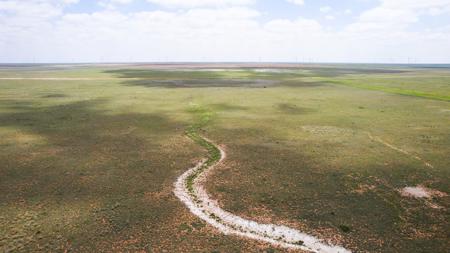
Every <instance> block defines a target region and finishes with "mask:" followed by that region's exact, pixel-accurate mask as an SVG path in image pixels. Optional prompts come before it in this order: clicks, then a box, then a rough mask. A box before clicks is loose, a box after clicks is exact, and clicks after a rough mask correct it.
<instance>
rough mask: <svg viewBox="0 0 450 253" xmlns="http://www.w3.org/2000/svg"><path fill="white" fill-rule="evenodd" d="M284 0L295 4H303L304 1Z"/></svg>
mask: <svg viewBox="0 0 450 253" xmlns="http://www.w3.org/2000/svg"><path fill="white" fill-rule="evenodd" d="M286 1H288V2H289V3H293V4H296V5H303V4H304V3H305V1H304V0H286Z"/></svg>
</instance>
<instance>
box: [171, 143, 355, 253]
mask: <svg viewBox="0 0 450 253" xmlns="http://www.w3.org/2000/svg"><path fill="white" fill-rule="evenodd" d="M205 140H206V141H208V142H209V143H210V144H212V142H210V141H209V140H207V139H205ZM213 145H214V144H213ZM214 146H216V148H218V149H219V150H220V154H221V157H220V160H219V161H218V162H217V163H215V164H212V165H210V166H209V167H207V168H205V167H204V166H206V165H205V163H206V161H207V160H206V159H205V160H203V161H201V162H200V163H198V164H197V166H195V167H194V168H191V169H189V170H188V171H186V172H185V173H183V174H182V175H181V176H180V177H179V178H178V179H177V181H176V182H175V189H174V193H175V195H176V196H177V197H178V198H179V199H180V200H181V201H182V202H183V203H184V204H185V205H186V206H187V207H188V208H189V210H190V211H191V212H192V213H193V214H195V215H196V216H197V217H199V218H200V219H202V220H204V221H205V222H207V223H208V224H210V225H212V226H213V227H215V228H216V229H218V230H219V231H221V232H222V233H224V234H226V235H237V236H242V237H247V238H250V239H254V240H258V241H262V242H267V243H271V244H273V245H275V246H279V247H284V248H290V249H298V250H304V251H309V252H317V253H319V252H320V253H350V252H351V251H349V250H347V249H345V248H343V247H340V246H333V245H329V244H327V243H325V242H323V241H322V240H320V239H318V238H316V237H314V236H311V235H308V234H305V233H302V232H300V231H298V230H296V229H292V228H289V227H286V226H280V225H274V224H261V223H257V222H255V221H251V220H246V219H244V218H241V217H239V216H237V215H234V214H232V213H230V212H227V211H225V210H223V209H222V208H220V207H219V205H218V203H217V201H215V200H213V199H211V198H210V197H209V195H208V193H207V192H206V191H205V189H204V187H203V184H202V183H203V182H204V181H205V180H206V178H207V176H208V173H209V172H210V171H211V170H212V169H214V167H215V166H216V165H217V164H220V163H221V162H222V161H223V160H224V159H225V157H226V153H225V151H224V150H223V149H221V148H220V147H218V146H217V145H214ZM193 176H194V177H195V178H194V179H193V180H192V177H193ZM189 178H190V179H191V180H192V187H191V188H189V187H188V179H189Z"/></svg>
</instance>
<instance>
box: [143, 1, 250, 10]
mask: <svg viewBox="0 0 450 253" xmlns="http://www.w3.org/2000/svg"><path fill="white" fill-rule="evenodd" d="M147 2H150V3H153V4H157V5H161V6H164V7H169V8H195V7H223V6H245V5H250V4H253V3H254V2H255V1H254V0H147Z"/></svg>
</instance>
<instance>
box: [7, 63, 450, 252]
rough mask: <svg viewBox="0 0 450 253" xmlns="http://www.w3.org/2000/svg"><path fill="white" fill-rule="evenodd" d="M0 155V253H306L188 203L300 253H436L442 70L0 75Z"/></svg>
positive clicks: (92, 68) (145, 69)
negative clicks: (288, 234) (317, 244)
mask: <svg viewBox="0 0 450 253" xmlns="http://www.w3.org/2000/svg"><path fill="white" fill-rule="evenodd" d="M219 148H220V150H222V151H223V152H222V153H223V154H221V153H220V150H219ZM0 151H1V152H0V192H1V194H0V251H1V252H268V253H269V252H309V251H310V250H311V249H310V247H303V246H308V245H307V242H305V241H303V240H297V241H295V242H294V241H291V242H290V243H291V244H292V245H294V244H295V243H297V244H298V245H299V247H285V246H286V245H284V244H283V242H286V241H287V239H284V237H283V238H281V237H280V238H275V237H274V236H272V235H270V232H269V233H266V234H265V235H263V234H264V233H261V234H259V235H258V236H259V237H258V236H254V235H253V237H252V236H247V237H246V236H242V235H241V234H239V233H228V234H227V233H224V231H225V230H222V229H220V228H218V227H220V226H221V225H220V224H222V222H221V221H220V217H217V213H218V212H216V211H217V210H216V211H214V210H213V211H211V210H212V209H211V210H210V211H208V212H206V214H208V215H209V216H208V215H204V214H205V213H204V214H203V216H202V214H201V213H202V210H206V209H207V208H208V207H207V205H206V206H203V207H202V205H203V204H198V203H202V202H201V201H203V200H201V199H200V200H198V199H197V200H198V202H196V201H195V198H196V197H198V196H201V194H202V191H204V192H203V193H205V194H207V195H208V197H209V198H210V199H212V200H213V202H214V205H217V207H218V208H219V209H220V210H221V211H224V212H226V214H230V215H231V214H232V215H233V216H235V218H236V217H237V218H240V219H243V220H245V221H252V222H254V223H255V224H271V225H274V226H277V227H276V229H278V227H286V228H289V229H292V230H295V231H298V232H301V233H304V234H305V235H308V236H311V237H313V238H317V239H318V240H320V241H321V243H323V244H324V245H325V246H326V245H330V247H331V249H330V251H325V249H326V247H325V246H324V247H323V248H321V249H319V250H318V251H317V252H344V251H340V250H341V249H342V250H344V249H345V250H346V251H345V252H347V251H350V252H383V253H385V252H433V253H439V252H448V249H449V248H450V241H449V237H450V234H449V231H450V222H449V221H450V215H449V214H450V213H449V211H450V210H449V208H450V197H449V195H448V194H450V66H446V65H357V64H327V65H325V64H262V63H260V64H250V63H249V64H225V63H224V64H219V63H216V64H206V63H205V64H102V65H100V64H97V65H95V64H85V65H83V64H74V65H69V64H60V65H45V64H41V65H39V64H28V65H20V64H19V65H0ZM225 154H226V159H225V157H224V155H225ZM205 159H206V160H205ZM219 161H220V162H219ZM202 162H203V163H204V164H205V166H204V167H203V168H202V170H204V171H205V172H206V173H207V174H206V175H204V176H201V175H200V174H195V173H194V174H191V177H189V175H186V176H187V177H186V178H185V180H186V181H185V182H182V183H181V186H180V187H181V188H183V187H185V188H186V192H187V195H186V196H190V195H189V192H191V193H192V194H193V195H192V196H193V197H192V199H193V201H192V205H193V206H194V207H192V208H188V206H187V204H186V203H185V202H183V201H182V199H180V197H179V196H181V195H180V194H181V193H180V192H178V193H179V194H178V197H177V194H176V193H177V192H176V189H175V188H176V186H175V184H176V182H177V180H179V178H180V176H182V175H183V173H186V171H188V170H189V168H193V167H195V166H196V165H197V164H199V163H202ZM200 173H203V171H200ZM192 175H193V176H192ZM196 177H199V178H200V182H199V183H198V184H197V183H196V182H195V179H196ZM195 185H197V186H198V187H199V188H195V187H196V186H195ZM199 189H200V190H199ZM174 191H175V192H174ZM199 191H200V192H199ZM187 198H188V199H189V197H187ZM196 203H197V204H198V206H200V207H202V208H203V209H201V208H200V209H198V210H200V211H198V210H197V209H195V208H196V207H195V205H197V204H196ZM198 206H197V207H198ZM192 210H197V212H198V213H195V212H191V211H192ZM211 213H212V214H213V215H214V216H211ZM219 213H220V212H219ZM199 216H202V217H204V219H202V218H201V217H199ZM205 217H206V218H205ZM208 217H209V218H208ZM208 220H212V221H211V222H208ZM214 220H215V221H216V222H217V223H218V224H219V225H217V226H214V225H212V224H211V223H213V222H214ZM227 224H228V225H227V226H229V227H228V229H235V230H236V231H241V230H240V228H239V226H240V225H239V226H238V225H236V224H235V223H233V222H231V223H230V222H228V223H227ZM230 224H231V225H230ZM252 224H253V223H252ZM222 225H223V224H222ZM236 226H237V227H236ZM242 226H243V227H245V228H252V229H253V228H255V226H256V229H254V230H255V231H256V230H258V229H259V228H261V227H258V226H259V225H255V226H251V224H250V225H248V224H247V225H245V226H244V225H242ZM276 229H274V231H275V230H276ZM250 230H251V229H250ZM258 231H260V230H258ZM289 231H291V230H289ZM225 232H226V231H225ZM241 232H242V233H244V232H243V231H241ZM246 232H248V231H246ZM258 233H259V232H257V233H256V234H258ZM283 233H284V232H283ZM283 233H281V234H283ZM268 234H269V235H268ZM264 236H269V237H270V236H272V237H270V238H272V239H270V240H272V241H270V240H264V239H263V240H261V238H260V237H264ZM296 238H297V237H296ZM301 238H303V237H301ZM305 238H306V237H305ZM308 238H309V237H308ZM332 246H335V247H334V248H332ZM312 250H313V249H312ZM331 250H336V251H331Z"/></svg>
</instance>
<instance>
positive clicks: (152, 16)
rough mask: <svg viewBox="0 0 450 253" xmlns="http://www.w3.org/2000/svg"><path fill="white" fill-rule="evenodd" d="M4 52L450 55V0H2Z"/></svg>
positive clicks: (40, 58) (185, 57)
mask: <svg viewBox="0 0 450 253" xmlns="http://www.w3.org/2000/svg"><path fill="white" fill-rule="evenodd" d="M0 62H3V63H26V62H30V63H44V62H46V63H50V62H63V63H72V62H355V63H360V62H365V63H450V0H0Z"/></svg>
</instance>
